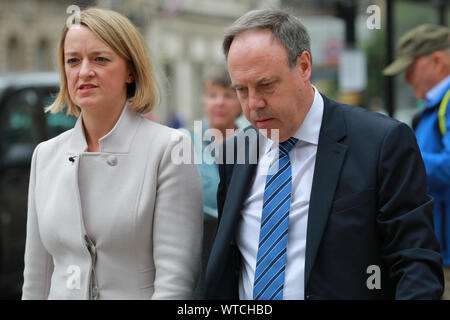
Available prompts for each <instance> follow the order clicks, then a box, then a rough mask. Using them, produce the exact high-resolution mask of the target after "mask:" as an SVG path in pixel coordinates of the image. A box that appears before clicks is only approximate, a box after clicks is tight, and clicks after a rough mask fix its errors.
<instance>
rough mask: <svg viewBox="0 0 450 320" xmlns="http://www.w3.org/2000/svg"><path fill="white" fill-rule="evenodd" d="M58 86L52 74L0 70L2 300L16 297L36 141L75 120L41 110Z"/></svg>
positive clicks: (0, 272)
mask: <svg viewBox="0 0 450 320" xmlns="http://www.w3.org/2000/svg"><path fill="white" fill-rule="evenodd" d="M58 90H59V76H58V74H57V73H53V72H38V73H20V74H19V73H15V74H0V298H3V299H5V298H7V299H11V298H12V299H14V298H20V295H21V289H22V283H23V266H24V250H25V236H26V234H25V231H26V219H27V195H28V180H29V172H30V164H31V156H32V154H33V150H34V148H35V147H36V145H37V144H38V143H39V142H41V141H44V140H47V139H50V138H52V137H54V136H56V135H58V134H60V133H61V132H63V131H66V130H68V129H70V128H72V127H73V126H74V124H75V121H76V119H75V118H74V117H68V116H66V115H64V114H50V113H45V112H44V107H45V106H48V105H50V104H51V103H52V101H53V99H54V98H55V97H56V94H57V92H58Z"/></svg>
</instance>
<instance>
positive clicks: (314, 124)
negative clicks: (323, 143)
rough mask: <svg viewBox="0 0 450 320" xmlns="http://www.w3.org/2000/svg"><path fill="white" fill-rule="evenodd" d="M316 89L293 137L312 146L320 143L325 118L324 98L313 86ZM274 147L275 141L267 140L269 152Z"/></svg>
mask: <svg viewBox="0 0 450 320" xmlns="http://www.w3.org/2000/svg"><path fill="white" fill-rule="evenodd" d="M312 87H313V89H314V100H313V103H312V105H311V108H309V111H308V113H307V114H306V117H305V119H304V120H303V123H302V124H301V125H300V127H299V128H298V129H297V131H296V132H295V133H294V135H293V137H295V138H297V139H298V140H299V141H304V142H307V143H310V144H314V145H317V144H318V143H319V134H320V127H321V126H322V117H323V105H324V103H323V98H322V96H321V95H320V92H319V90H317V88H316V87H315V86H314V85H312ZM272 145H273V141H272V140H270V139H267V150H269V149H270V148H271V147H272Z"/></svg>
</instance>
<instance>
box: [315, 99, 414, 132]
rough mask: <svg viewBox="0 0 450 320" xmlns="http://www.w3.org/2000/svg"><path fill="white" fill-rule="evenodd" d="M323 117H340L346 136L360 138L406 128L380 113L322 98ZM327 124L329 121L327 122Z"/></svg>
mask: <svg viewBox="0 0 450 320" xmlns="http://www.w3.org/2000/svg"><path fill="white" fill-rule="evenodd" d="M324 103H325V113H324V117H328V118H329V119H330V118H333V117H339V115H341V118H342V120H343V121H344V122H345V126H346V133H347V135H356V136H359V135H361V137H364V136H368V135H369V136H374V135H381V136H384V135H385V134H386V132H388V131H390V130H392V129H393V128H396V127H405V126H406V127H407V125H406V124H404V123H402V122H400V121H398V120H397V119H394V118H391V117H389V116H387V115H384V114H382V113H380V112H374V111H370V110H367V109H364V108H361V107H357V106H352V105H347V104H343V103H339V102H337V101H333V100H330V99H328V98H326V97H324ZM327 109H328V110H327ZM328 122H329V121H328Z"/></svg>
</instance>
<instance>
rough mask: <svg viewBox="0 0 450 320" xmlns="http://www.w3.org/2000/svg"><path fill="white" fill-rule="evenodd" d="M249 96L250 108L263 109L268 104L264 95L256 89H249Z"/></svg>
mask: <svg viewBox="0 0 450 320" xmlns="http://www.w3.org/2000/svg"><path fill="white" fill-rule="evenodd" d="M248 94H249V98H248V105H249V107H250V109H261V108H264V107H265V106H266V101H265V100H264V97H263V96H262V95H261V94H259V93H258V92H256V90H249V93H248Z"/></svg>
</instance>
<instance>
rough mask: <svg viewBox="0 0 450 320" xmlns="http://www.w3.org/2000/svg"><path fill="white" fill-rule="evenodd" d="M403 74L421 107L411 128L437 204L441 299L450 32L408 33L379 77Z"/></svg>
mask: <svg viewBox="0 0 450 320" xmlns="http://www.w3.org/2000/svg"><path fill="white" fill-rule="evenodd" d="M402 71H405V81H406V82H407V83H408V84H409V85H410V86H411V88H412V91H413V92H414V95H415V97H416V98H417V99H418V100H419V104H422V105H423V107H424V109H423V110H422V111H421V112H420V113H419V114H418V115H417V116H416V117H414V120H413V123H412V124H413V128H414V130H415V133H416V137H417V142H418V145H419V148H420V150H421V153H422V157H423V160H424V163H425V168H426V171H427V184H428V192H429V193H430V194H431V195H432V196H433V198H434V200H435V204H434V211H433V215H434V227H435V232H436V235H437V237H438V238H439V241H440V243H441V252H442V257H443V264H444V272H445V274H446V279H447V281H446V282H447V285H446V287H447V288H446V292H445V294H444V298H447V299H450V107H449V105H450V28H448V27H445V26H436V25H429V24H425V25H421V26H418V27H416V28H414V29H412V30H410V31H409V32H407V33H406V34H405V35H404V36H403V37H402V38H401V39H400V40H399V42H398V46H397V58H396V59H395V61H394V62H393V63H392V64H390V65H389V66H388V67H387V68H386V69H384V71H383V73H384V74H385V75H395V74H398V73H400V72H402Z"/></svg>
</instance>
